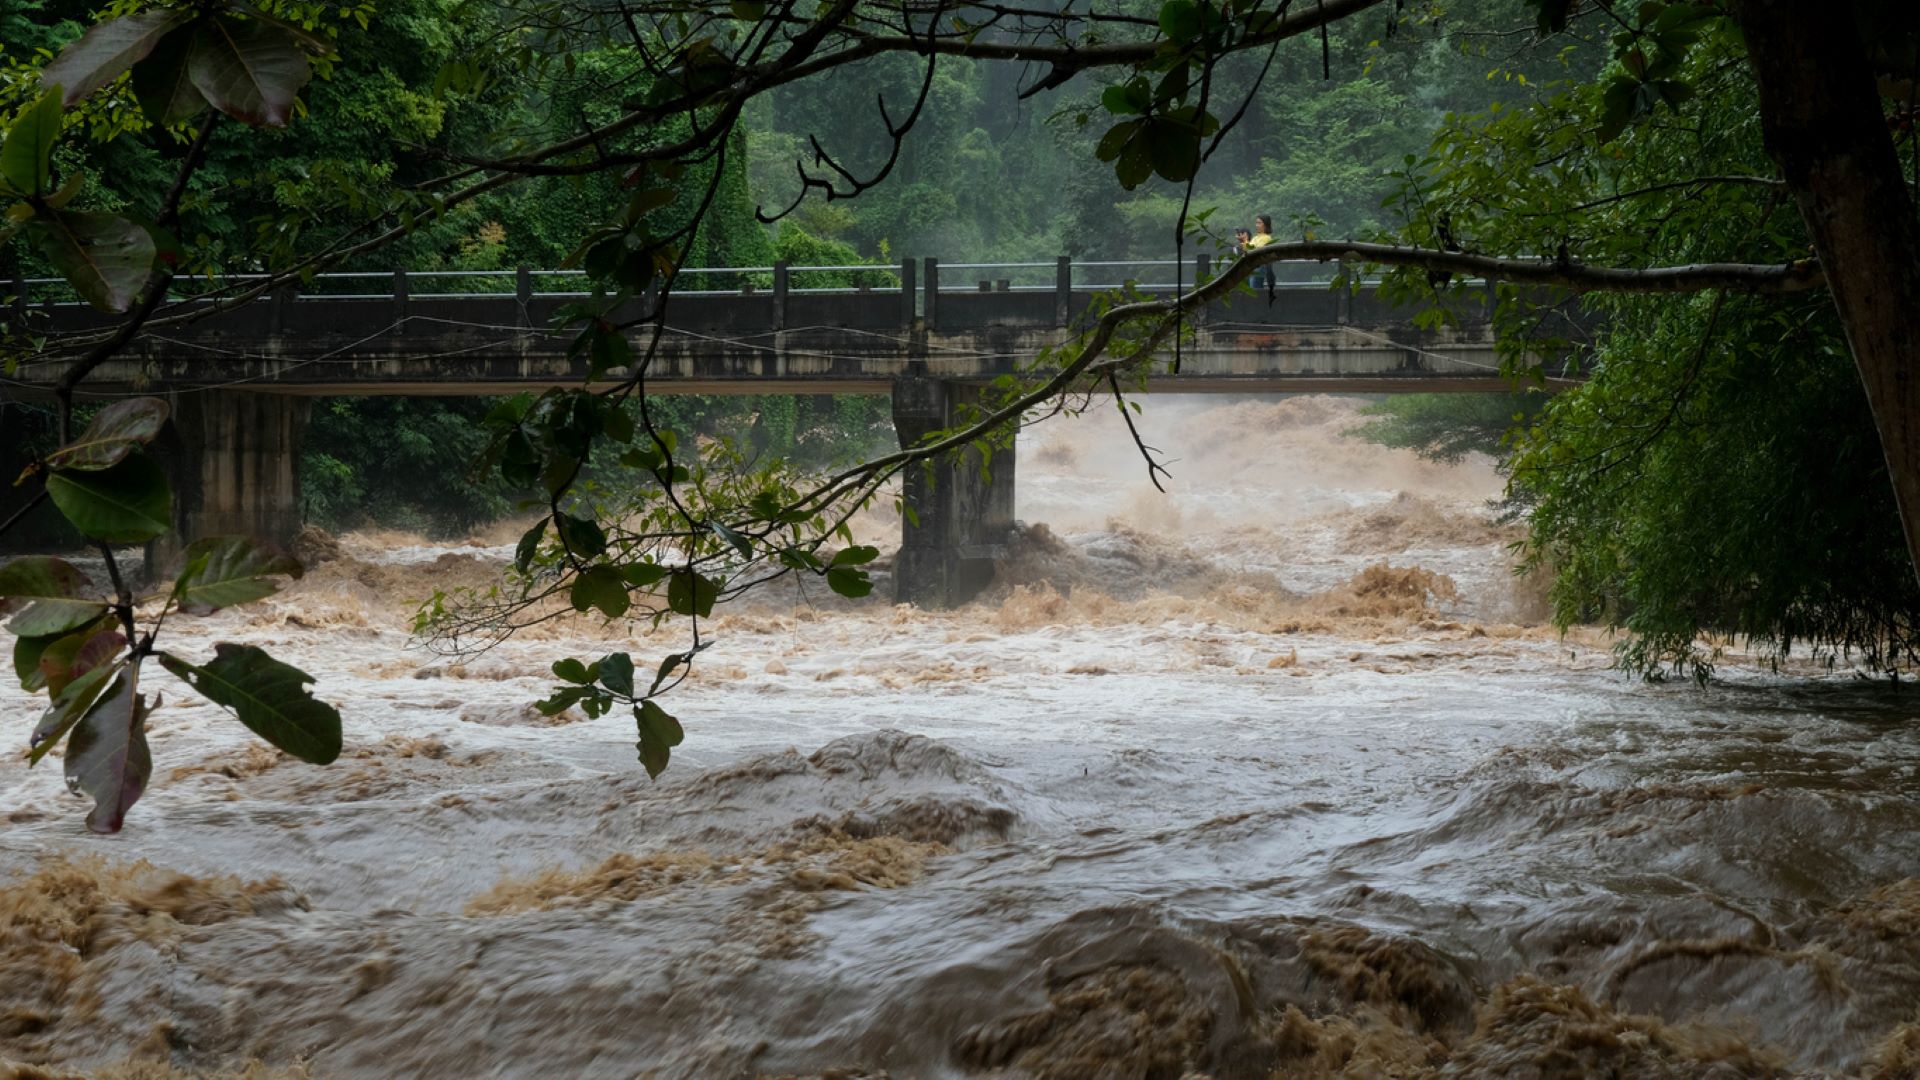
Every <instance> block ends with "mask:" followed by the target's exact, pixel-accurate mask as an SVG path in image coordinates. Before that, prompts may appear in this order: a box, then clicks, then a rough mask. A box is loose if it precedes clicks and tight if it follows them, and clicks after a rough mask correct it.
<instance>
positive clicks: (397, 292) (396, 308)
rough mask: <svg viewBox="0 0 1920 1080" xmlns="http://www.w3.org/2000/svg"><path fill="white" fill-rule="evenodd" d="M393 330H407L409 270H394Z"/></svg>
mask: <svg viewBox="0 0 1920 1080" xmlns="http://www.w3.org/2000/svg"><path fill="white" fill-rule="evenodd" d="M393 332H394V333H396V334H404V333H406V332H407V272H406V271H405V270H395V271H394V272H393Z"/></svg>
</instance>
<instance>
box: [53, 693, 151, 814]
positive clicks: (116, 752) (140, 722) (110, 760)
mask: <svg viewBox="0 0 1920 1080" xmlns="http://www.w3.org/2000/svg"><path fill="white" fill-rule="evenodd" d="M139 677H140V668H139V665H137V664H135V665H132V666H129V667H127V668H125V669H124V670H122V671H121V672H120V674H119V676H118V677H117V678H115V679H114V680H113V685H112V686H109V687H108V688H107V692H106V693H104V694H102V695H100V700H99V701H96V702H94V704H93V708H91V709H88V710H87V714H86V716H84V717H82V718H81V720H80V723H79V724H78V725H77V726H75V727H74V729H73V738H72V739H70V740H68V742H67V761H66V766H67V786H68V787H71V788H72V789H74V790H75V791H82V792H85V793H86V794H88V795H91V796H93V811H92V812H91V813H89V814H88V815H87V828H89V829H92V830H93V831H94V832H97V833H114V832H119V831H120V826H121V824H122V823H123V822H125V821H126V819H127V809H128V808H129V807H131V806H132V805H133V804H134V802H135V801H137V800H138V799H139V798H140V796H141V794H142V793H144V792H145V791H146V790H147V780H148V778H150V777H151V776H152V775H153V755H152V754H151V753H150V752H149V751H148V749H147V710H146V702H145V700H144V699H143V698H142V696H141V695H140V694H137V693H135V692H134V687H135V685H136V684H137V683H138V681H139Z"/></svg>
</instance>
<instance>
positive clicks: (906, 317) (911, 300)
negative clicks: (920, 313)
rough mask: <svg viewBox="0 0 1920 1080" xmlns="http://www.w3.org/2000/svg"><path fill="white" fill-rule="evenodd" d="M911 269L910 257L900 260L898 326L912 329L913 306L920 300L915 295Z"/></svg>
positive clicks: (903, 328) (912, 268)
mask: <svg viewBox="0 0 1920 1080" xmlns="http://www.w3.org/2000/svg"><path fill="white" fill-rule="evenodd" d="M913 271H914V266H913V260H912V259H901V260H900V328H901V329H902V330H911V329H913V318H914V315H915V314H916V312H915V311H914V308H915V307H916V306H917V305H918V304H919V302H920V298H919V296H917V295H916V292H917V290H916V289H915V288H914V284H915V283H914V277H913Z"/></svg>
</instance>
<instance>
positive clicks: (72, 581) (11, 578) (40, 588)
mask: <svg viewBox="0 0 1920 1080" xmlns="http://www.w3.org/2000/svg"><path fill="white" fill-rule="evenodd" d="M0 600H7V601H21V600H25V601H29V603H28V604H27V607H26V610H24V611H22V612H20V614H18V615H15V616H14V617H13V620H12V621H11V622H9V623H7V629H8V630H11V631H13V632H14V633H15V634H18V635H20V636H21V637H38V636H42V635H47V634H64V633H67V632H69V631H72V630H77V629H79V628H80V627H82V626H85V625H87V624H88V623H90V622H93V621H94V620H95V619H98V618H99V617H100V616H102V615H104V614H106V612H107V605H106V604H105V603H104V602H103V601H102V600H101V599H100V597H99V594H98V593H96V592H95V591H94V588H93V582H92V581H90V580H88V579H87V575H86V574H84V573H82V572H81V570H80V568H79V567H77V566H74V565H73V564H72V563H69V562H67V561H66V560H65V559H56V558H53V557H52V556H49V555H31V556H28V557H26V558H23V559H15V560H13V561H12V562H10V563H8V564H6V565H5V566H0Z"/></svg>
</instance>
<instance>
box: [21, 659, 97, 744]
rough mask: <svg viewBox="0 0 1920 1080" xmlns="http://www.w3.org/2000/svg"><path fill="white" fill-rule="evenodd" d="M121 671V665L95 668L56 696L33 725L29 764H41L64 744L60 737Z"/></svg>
mask: <svg viewBox="0 0 1920 1080" xmlns="http://www.w3.org/2000/svg"><path fill="white" fill-rule="evenodd" d="M119 670H120V665H119V664H108V665H106V666H105V667H97V668H94V669H93V670H92V671H89V672H87V673H86V674H85V675H82V676H80V677H79V678H77V679H75V680H73V681H72V682H70V683H68V684H67V688H66V689H65V690H62V691H60V692H59V693H58V694H55V695H54V696H53V703H52V704H50V705H48V706H47V711H46V712H43V713H41V714H40V722H39V723H37V724H35V725H33V734H32V735H30V736H28V737H27V762H28V763H29V764H31V765H38V764H39V763H40V759H41V758H43V757H46V756H47V754H48V753H49V752H51V751H52V750H53V748H54V747H56V746H59V745H60V740H61V739H62V738H63V737H65V735H66V734H67V732H69V731H71V730H73V725H74V724H76V723H79V721H80V718H81V717H82V716H84V715H86V712H87V709H88V708H90V707H91V706H92V705H93V703H94V700H95V699H96V698H98V697H99V696H100V688H101V687H103V686H105V685H107V680H108V679H109V678H111V677H112V676H113V673H114V672H116V671H119Z"/></svg>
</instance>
